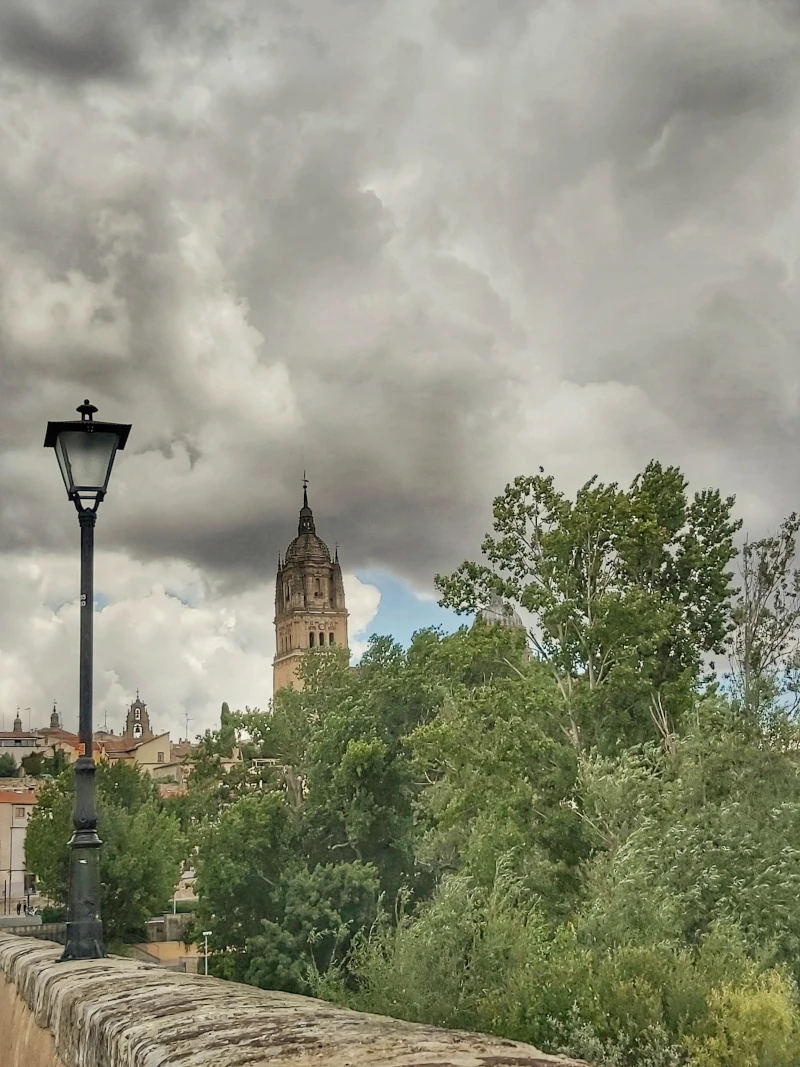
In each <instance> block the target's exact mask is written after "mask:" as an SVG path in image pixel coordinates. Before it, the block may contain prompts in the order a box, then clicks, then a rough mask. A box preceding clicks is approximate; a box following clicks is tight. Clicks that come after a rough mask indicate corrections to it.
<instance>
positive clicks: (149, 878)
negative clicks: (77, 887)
mask: <svg viewBox="0 0 800 1067" xmlns="http://www.w3.org/2000/svg"><path fill="white" fill-rule="evenodd" d="M72 795H73V771H72V770H71V769H69V770H67V771H65V772H63V773H62V774H61V775H60V776H59V777H58V778H55V779H54V780H53V781H52V782H48V783H47V784H46V785H45V786H44V788H43V789H42V791H41V794H40V796H39V802H38V804H37V805H36V808H35V809H34V811H33V814H32V815H31V819H30V822H29V824H28V831H27V835H26V839H25V854H26V862H27V866H28V869H29V870H30V871H31V872H32V873H33V874H35V875H36V877H37V880H38V883H39V887H40V890H41V892H42V893H44V895H45V896H48V897H50V898H51V899H52V900H53V901H55V902H56V903H57V904H62V905H63V904H66V903H67V898H68V887H69V848H68V842H69V839H70V837H71V834H72ZM97 809H98V832H99V834H100V837H101V839H102V841H103V848H102V850H101V852H100V879H101V901H100V903H101V914H102V917H103V925H104V930H105V936H106V939H107V940H108V941H110V942H113V941H122V942H131V941H136V940H140V939H142V938H143V937H144V924H145V922H146V921H147V920H148V919H149V918H151V917H152V916H153V915H157V914H159V913H160V912H163V911H164V909H165V908H166V907H167V904H168V902H169V898H170V897H171V895H172V893H173V890H174V888H175V885H176V884H177V881H178V878H179V876H180V868H181V861H182V860H183V858H184V856H185V848H186V846H185V840H184V838H183V835H182V834H181V832H180V828H179V825H178V822H177V820H176V819H175V818H174V816H172V815H170V814H169V813H168V812H167V811H165V810H164V806H163V805H162V803H161V801H160V799H159V796H158V790H157V787H156V786H155V783H153V782H152V781H151V780H150V779H149V778H147V777H146V776H145V775H143V774H141V773H140V772H139V771H138V769H137V768H135V767H130V766H128V765H127V764H123V763H117V764H113V765H108V764H100V765H99V766H98V768H97Z"/></svg>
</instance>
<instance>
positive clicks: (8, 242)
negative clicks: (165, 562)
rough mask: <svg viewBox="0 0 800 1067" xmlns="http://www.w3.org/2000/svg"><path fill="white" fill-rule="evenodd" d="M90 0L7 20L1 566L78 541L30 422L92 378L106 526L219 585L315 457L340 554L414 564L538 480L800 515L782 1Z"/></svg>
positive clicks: (244, 558) (790, 44)
mask: <svg viewBox="0 0 800 1067" xmlns="http://www.w3.org/2000/svg"><path fill="white" fill-rule="evenodd" d="M23 10H24V11H26V12H27V11H29V12H31V14H29V15H25V16H24V19H27V21H24V20H23V15H22V14H21V12H22V11H23ZM64 10H65V9H64V7H63V4H59V5H56V4H55V2H54V0H53V3H51V4H50V5H49V6H48V5H44V6H39V7H35V8H34V7H31V8H29V7H27V6H26V8H25V9H23V8H16V7H15V8H9V9H7V10H6V12H5V14H4V15H3V17H2V19H0V34H3V39H4V41H5V44H4V45H3V47H4V48H6V49H7V50H9V49H10V52H9V54H11V53H13V56H14V57H15V59H16V63H17V66H16V67H10V68H8V69H7V70H6V72H5V74H4V75H3V80H2V91H3V93H4V106H3V111H4V114H5V116H6V122H5V123H4V124H3V127H2V129H1V130H0V158H1V159H2V160H3V161H4V162H3V163H2V164H1V165H0V222H2V236H0V396H1V397H2V399H0V416H2V421H0V427H2V429H0V434H2V436H0V549H3V550H6V551H11V550H15V551H16V550H20V549H28V550H31V551H51V550H55V549H56V548H58V547H60V546H63V544H64V538H65V537H66V536H71V533H68V531H71V530H72V524H73V522H74V520H73V519H72V517H71V516H69V514H67V509H66V507H65V506H64V505H63V502H62V501H61V500H60V497H59V496H58V488H57V475H56V473H55V471H54V470H51V469H50V467H51V466H52V464H51V462H50V457H45V456H44V455H43V454H42V453H41V451H40V445H41V440H40V439H41V435H42V429H43V423H44V422H45V421H46V419H47V418H52V417H61V416H63V415H65V414H67V413H69V412H70V411H71V410H72V408H74V406H75V404H76V403H78V402H79V401H80V400H81V399H82V398H83V396H84V395H90V396H91V397H92V399H93V400H94V401H95V402H96V403H98V404H100V406H101V412H102V413H103V414H107V415H108V416H109V417H114V418H124V417H129V418H130V420H131V421H132V422H133V423H134V433H133V435H132V437H131V442H130V447H129V451H127V452H126V453H125V454H124V456H122V457H121V458H120V461H119V465H118V469H117V471H116V473H115V477H114V492H113V493H112V494H111V495H110V497H109V500H108V502H107V503H106V504H105V505H104V516H103V532H102V537H103V538H104V541H105V543H107V544H109V545H110V546H111V547H114V548H115V549H118V550H120V551H123V552H128V553H130V554H132V555H134V556H136V557H138V558H140V559H144V560H159V559H178V560H180V559H184V560H187V561H190V562H192V563H194V564H197V565H198V566H200V567H201V568H203V569H204V570H205V572H206V573H207V574H208V576H209V578H210V579H212V580H214V581H220V582H222V583H223V584H227V585H228V586H230V587H233V586H235V587H238V588H242V587H244V586H246V585H247V584H248V583H252V582H253V581H255V580H260V579H263V578H264V577H265V576H268V575H269V574H271V572H272V568H273V566H274V561H275V558H276V555H277V552H278V550H279V549H281V548H283V547H285V544H286V542H287V541H288V540H289V539H290V537H291V536H292V532H293V528H294V524H295V522H296V511H297V506H298V494H299V488H298V487H299V476H300V474H301V472H302V470H303V468H307V469H308V471H309V474H310V476H311V479H312V490H311V491H312V503H313V504H314V507H315V512H316V514H317V516H318V524H319V527H320V529H321V531H322V533H323V534H324V535H325V536H327V537H328V538H329V539H330V540H331V541H332V540H333V539H334V538H337V539H338V540H339V541H340V543H341V545H342V554H343V557H344V559H345V560H346V561H347V563H348V564H349V565H350V566H352V567H356V568H357V567H359V566H366V565H370V566H383V567H388V568H390V569H393V570H395V571H397V572H398V573H400V574H401V575H404V576H406V577H408V578H410V579H413V580H415V581H418V582H426V581H427V580H429V577H430V575H431V574H432V572H433V571H435V570H437V569H443V568H447V567H449V566H452V565H453V564H454V563H455V562H457V561H458V560H459V559H460V558H461V557H462V556H463V555H464V554H470V555H472V554H474V553H475V552H476V550H477V545H478V543H479V540H480V537H481V535H482V534H483V532H484V530H485V528H486V526H487V524H488V504H489V501H490V499H491V497H492V496H493V495H494V494H495V493H496V492H497V491H499V490H500V488H501V487H502V485H503V482H504V480H505V479H507V478H509V477H512V476H513V475H514V474H517V473H519V472H521V471H527V470H530V469H534V468H535V467H537V466H538V465H539V464H540V463H543V464H544V465H545V466H547V467H548V468H550V469H555V470H556V472H557V473H559V476H560V477H562V478H563V479H564V480H565V481H566V482H567V483H569V484H575V483H577V482H578V481H581V480H583V478H585V477H588V476H589V475H590V474H592V473H594V472H595V471H598V472H599V473H600V474H601V476H602V477H604V478H609V479H610V478H617V477H623V478H626V477H628V476H632V474H633V473H635V471H636V470H637V469H639V468H641V467H642V466H643V465H644V463H646V462H647V460H648V459H649V458H650V456H651V455H652V454H654V453H657V454H659V455H660V456H661V457H662V458H664V459H665V460H669V461H673V460H675V461H678V462H681V463H683V464H684V466H685V468H686V470H687V473H688V474H689V476H690V477H691V478H693V479H694V480H695V481H697V482H709V481H713V482H717V483H719V484H721V485H722V487H723V488H724V489H725V490H726V491H737V490H738V491H741V493H742V495H743V507H744V508H745V513H746V517H747V518H748V520H752V521H753V522H758V521H762V522H771V521H774V520H775V518H776V517H778V516H779V515H780V514H781V513H782V512H784V511H787V510H789V509H790V508H791V507H793V506H794V504H795V498H796V494H797V490H798V484H797V477H796V476H795V474H794V473H793V471H792V470H791V469H787V467H786V465H785V463H783V461H782V457H783V455H784V454H785V450H786V449H787V448H790V447H791V448H794V447H795V446H796V444H797V441H796V436H797V433H796V429H795V423H796V415H797V412H796V403H797V389H798V382H797V377H798V376H797V370H796V366H795V364H796V361H795V359H794V353H795V352H796V350H797V346H796V341H797V338H798V332H799V331H800V318H799V317H798V312H797V310H796V309H797V300H796V292H795V289H796V283H795V281H794V253H793V243H794V242H793V240H792V237H793V235H794V233H795V232H796V230H797V228H798V222H800V212H799V211H798V209H797V207H796V206H795V204H796V188H797V178H798V173H797V171H798V163H797V160H798V158H799V157H798V153H797V145H796V143H795V142H796V137H797V135H796V132H795V130H796V126H797V118H798V111H799V110H800V108H799V106H798V88H799V87H800V86H799V83H798V75H797V74H796V71H797V70H798V69H800V67H799V66H798V62H797V60H798V48H799V47H800V26H799V25H798V23H797V22H796V20H793V19H792V17H791V9H790V8H783V7H781V6H780V5H777V4H767V3H752V2H748V3H744V2H737V0H691V2H689V0H686V2H685V3H677V4H669V5H650V4H645V3H643V2H638V0H627V2H622V3H618V4H615V5H613V6H612V7H608V6H603V5H598V6H595V7H591V8H589V7H586V6H585V5H583V6H581V7H580V8H578V7H576V6H575V5H572V4H570V3H568V2H566V0H551V2H543V3H538V4H530V3H521V2H511V0H508V2H506V3H503V4H495V5H490V4H478V3H474V4H473V3H470V4H458V5H455V4H450V3H449V2H445V0H413V2H409V0H383V2H381V3H377V2H374V3H361V2H359V3H356V2H352V3H344V4H343V3H334V2H333V0H284V2H283V3H281V4H270V5H264V4H261V3H256V2H255V0H236V2H226V3H221V2H218V0H217V2H215V0H199V2H197V3H195V4H192V5H188V6H186V5H176V6H174V7H171V8H170V9H169V11H171V14H170V15H169V19H168V20H167V23H166V24H165V23H164V22H163V21H160V22H159V21H158V20H160V19H163V17H164V16H163V13H160V12H162V8H161V7H160V5H155V4H154V5H148V4H144V3H141V2H140V3H139V4H132V5H129V9H128V14H127V16H126V17H125V18H122V19H121V21H119V20H115V19H113V18H112V17H111V15H110V14H108V13H107V12H106V8H105V7H103V8H102V9H101V8H99V7H98V8H93V9H91V10H92V12H93V13H92V14H91V15H90V16H87V22H86V25H85V30H80V28H79V27H78V26H77V24H71V23H69V20H67V19H66V17H65V16H64V14H63V12H64ZM163 10H167V9H163ZM109 11H110V9H109ZM21 20H23V21H21ZM170 20H171V21H170ZM178 26H179V27H180V32H179V33H175V32H172V31H174V30H175V29H176V28H177V27H178ZM26 34H27V36H26ZM15 35H16V36H15ZM25 41H27V42H28V43H27V45H26V44H25V43H24V42H25ZM104 42H105V43H104ZM115 49H116V51H115ZM93 64H94V66H93ZM59 79H61V80H62V81H63V80H64V79H66V80H68V81H70V82H73V83H75V84H82V85H84V91H83V92H82V93H81V94H74V95H72V96H70V97H69V98H68V99H67V98H65V97H64V96H63V94H62V91H61V89H60V88H59V85H58V81H59ZM88 84H91V85H92V89H91V92H89V91H88V90H86V89H85V86H86V85H88ZM37 449H38V450H39V451H37ZM777 472H780V474H778V473H777Z"/></svg>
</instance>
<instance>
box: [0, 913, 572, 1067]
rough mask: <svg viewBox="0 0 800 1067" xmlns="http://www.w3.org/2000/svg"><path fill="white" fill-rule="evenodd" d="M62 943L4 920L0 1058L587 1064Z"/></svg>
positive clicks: (46, 1062)
mask: <svg viewBox="0 0 800 1067" xmlns="http://www.w3.org/2000/svg"><path fill="white" fill-rule="evenodd" d="M61 951H62V949H61V948H60V946H58V945H54V944H51V943H49V942H47V941H40V940H35V939H33V938H25V937H17V936H15V935H13V934H6V933H2V932H0V974H2V978H0V1064H2V1067H580V1065H579V1064H578V1063H577V1061H575V1060H567V1059H563V1058H561V1057H555V1056H546V1055H545V1054H544V1053H542V1052H539V1051H537V1050H536V1049H535V1048H533V1047H532V1046H530V1045H521V1044H518V1043H516V1042H514V1041H505V1040H502V1039H500V1038H490V1037H483V1036H481V1035H478V1034H469V1033H463V1032H461V1031H454V1030H440V1029H436V1028H433V1027H429V1026H420V1025H417V1024H415V1023H405V1022H398V1021H396V1020H394V1019H387V1018H384V1017H382V1016H379V1015H366V1014H361V1013H359V1012H353V1011H347V1010H345V1009H343V1008H337V1007H334V1006H333V1005H331V1004H327V1003H325V1002H324V1001H320V1000H314V999H311V998H309V997H299V996H294V995H292V994H289V993H278V992H268V991H264V990H260V989H254V988H252V987H250V986H244V985H237V984H235V983H232V982H223V981H219V980H217V979H214V978H205V977H202V976H197V975H189V974H175V973H172V972H170V971H165V970H163V969H162V968H160V967H154V966H151V965H149V964H145V963H140V962H138V961H135V960H129V959H120V958H114V957H111V958H108V959H104V960H86V961H81V962H71V963H60V962H59V956H60V955H61Z"/></svg>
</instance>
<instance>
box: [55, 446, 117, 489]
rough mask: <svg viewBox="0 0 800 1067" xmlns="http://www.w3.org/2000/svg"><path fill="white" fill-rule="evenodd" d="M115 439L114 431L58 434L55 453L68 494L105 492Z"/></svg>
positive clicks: (112, 460)
mask: <svg viewBox="0 0 800 1067" xmlns="http://www.w3.org/2000/svg"><path fill="white" fill-rule="evenodd" d="M118 441H119V438H118V437H117V435H116V434H115V433H87V432H86V431H85V430H65V431H63V432H62V433H60V434H59V435H58V442H57V444H56V455H57V456H58V462H59V465H60V467H61V473H62V475H63V476H64V484H65V485H66V487H67V492H68V493H70V492H73V491H76V490H95V491H97V492H101V493H104V492H105V490H106V486H107V485H108V476H109V475H110V474H111V465H112V463H113V462H114V453H115V452H116V448H117V442H118Z"/></svg>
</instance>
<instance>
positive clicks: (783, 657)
mask: <svg viewBox="0 0 800 1067" xmlns="http://www.w3.org/2000/svg"><path fill="white" fill-rule="evenodd" d="M798 531H800V518H798V516H797V514H795V513H792V514H791V515H790V516H789V517H788V518H786V519H785V520H784V521H783V523H782V524H781V527H780V529H779V530H778V532H777V533H776V534H773V535H770V536H768V537H763V538H760V539H759V540H756V541H750V540H747V541H746V542H745V544H744V546H743V548H742V553H741V561H740V570H739V573H740V576H741V588H740V590H739V595H738V597H737V599H736V602H735V605H734V611H733V621H734V629H733V631H732V633H731V635H730V638H729V645H728V648H729V656H730V662H731V675H730V678H731V681H732V683H733V691H734V693H735V694H736V696H737V698H738V699H739V700H740V702H741V704H742V706H743V708H744V709H745V710H746V711H747V712H748V713H750V714H753V715H762V714H764V712H766V711H767V710H768V709H769V708H770V707H771V705H772V704H773V702H774V701H775V700H776V699H781V700H782V703H784V706H788V709H789V710H790V711H796V710H797V709H798V707H799V706H800V569H798V568H796V567H795V566H794V563H795V556H796V551H797V534H798ZM786 697H789V701H788V705H787V702H786V699H785V698H786Z"/></svg>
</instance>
